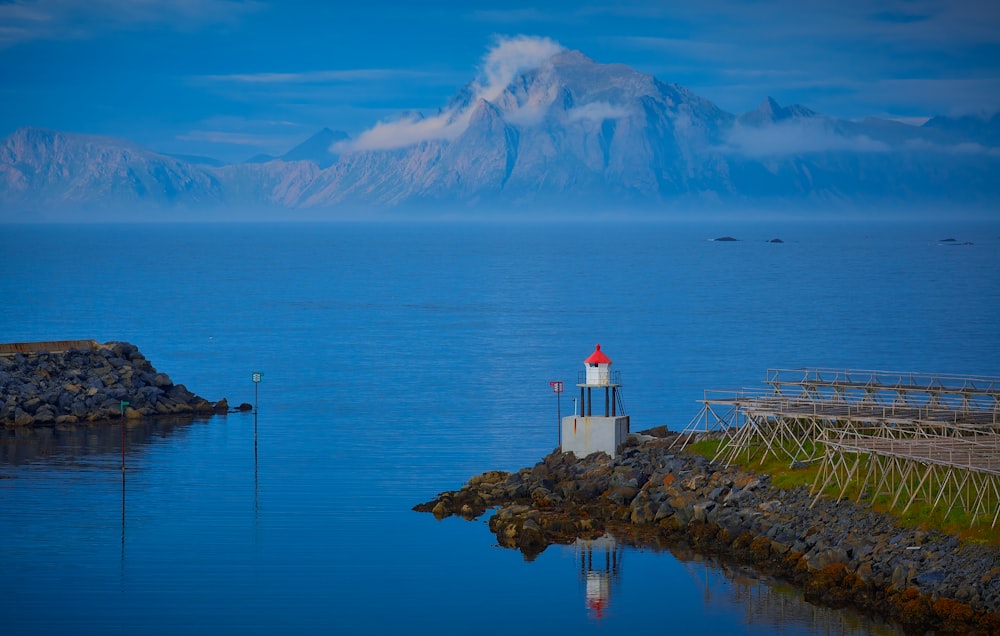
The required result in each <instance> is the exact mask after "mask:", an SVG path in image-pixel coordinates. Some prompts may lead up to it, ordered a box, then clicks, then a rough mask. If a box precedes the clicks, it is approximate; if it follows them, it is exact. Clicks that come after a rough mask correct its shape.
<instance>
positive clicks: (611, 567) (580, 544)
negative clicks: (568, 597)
mask: <svg viewBox="0 0 1000 636" xmlns="http://www.w3.org/2000/svg"><path fill="white" fill-rule="evenodd" d="M576 556H577V560H578V561H579V564H580V578H581V579H582V580H583V583H584V593H585V595H586V601H587V610H588V611H589V612H590V615H591V616H592V617H593V618H595V619H597V620H600V619H601V618H603V617H604V612H605V611H606V610H607V609H608V605H609V603H610V602H611V588H612V587H613V586H614V585H615V584H617V582H618V575H619V573H620V568H621V564H622V548H621V546H619V545H618V542H617V541H615V538H614V537H612V536H611V535H609V534H606V535H604V536H603V537H600V538H597V539H577V540H576Z"/></svg>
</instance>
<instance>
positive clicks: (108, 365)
mask: <svg viewBox="0 0 1000 636" xmlns="http://www.w3.org/2000/svg"><path fill="white" fill-rule="evenodd" d="M74 342H84V341H74ZM53 344H55V343H37V344H36V343H29V344H25V343H21V344H17V345H11V346H6V345H5V346H4V347H5V348H7V349H8V350H9V349H10V348H25V347H27V348H29V349H32V348H33V350H31V352H29V353H22V352H20V351H19V352H17V353H14V354H10V353H5V354H0V396H2V398H0V426H14V427H22V426H42V427H45V426H58V425H63V424H73V423H77V422H81V423H82V422H96V421H101V420H112V419H114V420H117V419H120V418H121V417H122V416H124V417H126V418H129V419H138V418H143V417H148V416H153V415H171V414H182V413H193V412H196V411H197V412H204V413H211V412H212V411H213V409H214V408H215V406H214V405H213V404H212V403H211V402H209V401H208V400H205V399H204V398H202V397H199V396H197V395H194V394H193V393H191V392H190V391H188V390H187V389H186V388H184V386H183V385H175V384H174V383H173V382H172V381H171V380H170V377H169V376H167V375H166V374H165V373H158V372H157V371H156V369H154V368H153V365H152V364H150V362H149V361H148V360H146V358H145V357H144V356H143V355H142V354H141V353H140V352H139V348H138V347H136V346H135V345H133V344H130V343H127V342H108V343H105V344H103V345H98V344H97V343H96V342H93V343H92V346H89V347H84V348H68V349H67V350H65V351H45V350H38V349H39V348H40V347H42V346H45V347H48V346H51V345H53ZM74 346H75V345H74ZM122 402H127V404H122ZM220 403H222V404H224V405H225V408H226V409H228V404H226V403H225V400H224V399H223V400H220Z"/></svg>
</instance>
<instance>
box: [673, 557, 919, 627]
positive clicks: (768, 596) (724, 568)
mask: <svg viewBox="0 0 1000 636" xmlns="http://www.w3.org/2000/svg"><path fill="white" fill-rule="evenodd" d="M670 553H671V554H672V555H673V556H674V558H676V559H677V561H678V562H680V563H681V564H682V565H683V566H684V568H685V569H686V570H687V571H688V573H689V574H690V575H691V578H692V580H693V581H694V584H695V585H697V586H698V587H699V588H700V589H701V592H702V598H703V599H704V602H705V606H706V607H719V606H723V605H724V606H728V607H731V608H734V609H737V610H741V611H742V612H743V615H744V621H745V623H746V624H747V625H748V626H752V627H755V628H758V630H762V631H764V632H765V633H780V632H783V631H786V630H788V628H789V627H790V626H792V625H800V626H803V627H807V628H809V629H810V630H811V631H813V632H815V633H823V634H844V635H849V634H886V635H888V634H902V633H904V632H903V631H901V630H900V629H898V628H895V627H893V626H891V625H888V624H886V623H885V622H884V621H879V620H877V619H875V618H873V617H869V616H865V615H862V614H859V613H857V612H852V611H850V610H848V609H831V608H828V607H823V606H819V605H813V604H812V603H809V602H808V601H806V600H805V599H804V598H802V593H801V592H799V591H797V590H796V589H795V588H794V587H792V586H790V585H788V584H786V583H783V582H782V581H781V580H779V579H775V578H772V577H767V576H762V575H761V574H760V573H758V572H755V571H754V570H753V569H752V568H749V567H743V566H739V565H734V564H732V563H726V562H724V561H717V560H715V559H713V558H712V557H709V556H705V555H701V554H698V553H696V552H694V551H692V550H691V549H690V548H685V547H674V548H671V550H670Z"/></svg>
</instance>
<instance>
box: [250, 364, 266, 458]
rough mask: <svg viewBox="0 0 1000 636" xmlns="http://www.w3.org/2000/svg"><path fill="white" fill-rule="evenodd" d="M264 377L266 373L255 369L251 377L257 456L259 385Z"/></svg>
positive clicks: (254, 448)
mask: <svg viewBox="0 0 1000 636" xmlns="http://www.w3.org/2000/svg"><path fill="white" fill-rule="evenodd" d="M262 377H264V374H263V373H261V372H260V371H254V372H253V375H251V376H250V379H251V380H253V456H254V458H256V457H257V410H258V409H257V397H258V395H259V393H258V387H259V386H260V379H261V378H262Z"/></svg>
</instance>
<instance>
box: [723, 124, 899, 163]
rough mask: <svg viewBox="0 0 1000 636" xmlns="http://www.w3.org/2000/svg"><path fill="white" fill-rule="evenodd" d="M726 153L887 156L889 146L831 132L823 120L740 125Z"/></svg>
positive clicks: (729, 138)
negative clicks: (875, 153)
mask: <svg viewBox="0 0 1000 636" xmlns="http://www.w3.org/2000/svg"><path fill="white" fill-rule="evenodd" d="M726 141H727V143H728V145H727V147H726V148H724V150H728V151H729V152H732V153H736V154H741V155H745V156H748V157H767V156H780V155H795V154H807V153H816V152H828V151H832V150H848V151H851V152H887V151H889V150H890V148H889V146H888V145H887V144H885V143H883V142H881V141H877V140H874V139H872V138H870V137H867V136H865V135H858V136H854V137H845V136H844V135H840V134H837V133H836V132H835V131H833V130H830V129H829V128H827V127H826V126H825V125H824V124H823V122H822V120H813V119H807V120H802V121H791V122H780V123H777V124H773V125H769V126H761V127H759V128H758V127H751V126H740V125H736V126H734V127H733V129H732V131H731V132H730V133H729V136H728V138H727V140H726Z"/></svg>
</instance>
